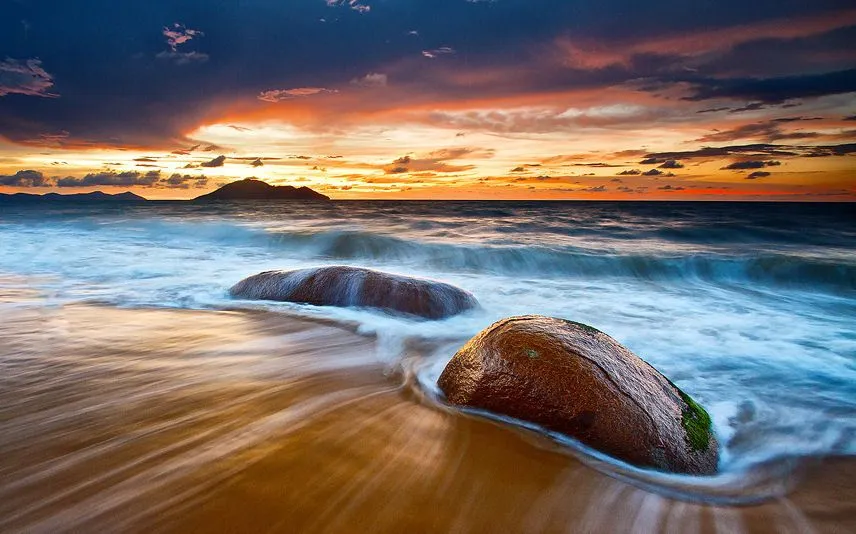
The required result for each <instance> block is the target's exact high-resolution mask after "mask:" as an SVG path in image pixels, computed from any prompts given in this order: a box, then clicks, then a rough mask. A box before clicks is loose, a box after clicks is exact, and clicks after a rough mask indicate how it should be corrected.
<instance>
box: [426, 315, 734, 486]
mask: <svg viewBox="0 0 856 534" xmlns="http://www.w3.org/2000/svg"><path fill="white" fill-rule="evenodd" d="M438 385H439V386H440V389H441V390H442V391H443V393H445V395H446V398H447V399H448V400H449V401H450V402H451V403H453V404H457V405H461V406H469V407H473V408H480V409H484V410H488V411H490V412H494V413H497V414H503V415H507V416H511V417H514V418H516V419H521V420H524V421H529V422H532V423H536V424H538V425H540V426H542V427H544V428H546V429H549V430H553V431H556V432H561V433H563V434H567V435H569V436H572V437H574V438H576V439H577V440H579V441H581V442H583V443H585V444H586V445H588V446H590V447H592V448H594V449H597V450H599V451H602V452H604V453H606V454H609V455H611V456H614V457H616V458H619V459H621V460H624V461H626V462H628V463H630V464H633V465H636V466H640V467H652V468H656V469H660V470H664V471H670V472H675V473H688V474H698V475H702V474H712V473H715V472H716V466H717V461H718V445H717V442H716V438H715V437H714V435H713V432H712V431H711V421H710V417H709V416H708V414H707V412H705V411H704V409H703V408H702V407H701V406H699V405H698V404H696V403H695V402H694V401H693V400H692V399H691V398H690V397H689V396H688V395H686V394H685V393H684V392H682V391H681V390H680V389H678V388H677V387H676V386H675V385H674V384H672V383H671V382H670V381H669V380H668V379H667V378H666V377H664V376H663V375H661V374H660V373H659V372H658V371H657V370H656V369H654V368H653V367H651V366H650V365H649V364H647V363H646V362H644V361H643V360H642V359H640V358H639V357H638V356H636V355H635V354H633V353H632V352H630V351H629V350H627V349H626V348H624V347H623V346H621V345H620V344H618V342H617V341H615V340H614V339H612V338H611V337H609V336H608V335H606V334H604V333H603V332H601V331H599V330H596V329H594V328H592V327H590V326H586V325H583V324H580V323H575V322H572V321H566V320H563V319H554V318H549V317H540V316H524V317H512V318H509V319H504V320H502V321H499V322H497V323H495V324H493V325H492V326H490V327H489V328H487V329H486V330H483V331H482V332H481V333H480V334H478V335H477V336H476V337H474V338H473V339H471V340H470V341H469V342H468V343H467V344H466V345H465V346H464V347H463V348H462V349H461V350H459V351H458V353H457V354H455V356H454V357H453V358H452V360H451V361H450V362H449V364H448V365H447V366H446V369H445V370H444V371H443V373H442V375H440V379H439V381H438Z"/></svg>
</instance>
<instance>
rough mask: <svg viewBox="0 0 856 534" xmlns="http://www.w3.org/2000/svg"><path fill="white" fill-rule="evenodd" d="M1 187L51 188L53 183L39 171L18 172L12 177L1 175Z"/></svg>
mask: <svg viewBox="0 0 856 534" xmlns="http://www.w3.org/2000/svg"><path fill="white" fill-rule="evenodd" d="M0 185H7V186H10V187H51V186H52V185H53V182H52V181H51V180H49V179H48V178H46V177H45V175H44V174H42V173H40V172H39V171H32V170H26V171H18V172H16V173H15V174H12V175H5V176H4V175H2V174H0Z"/></svg>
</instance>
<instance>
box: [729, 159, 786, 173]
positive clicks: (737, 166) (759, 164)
mask: <svg viewBox="0 0 856 534" xmlns="http://www.w3.org/2000/svg"><path fill="white" fill-rule="evenodd" d="M781 164H782V162H781V161H775V160H769V161H758V160H748V161H735V162H734V163H730V164H728V165H726V166H725V167H723V169H724V170H729V171H737V170H746V169H763V168H764V167H778V166H779V165H781Z"/></svg>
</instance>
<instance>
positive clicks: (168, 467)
mask: <svg viewBox="0 0 856 534" xmlns="http://www.w3.org/2000/svg"><path fill="white" fill-rule="evenodd" d="M0 300H5V302H4V303H3V305H2V306H0V531H2V532H63V531H76V532H81V531H85V532H115V531H123V532H127V531H140V532H152V531H160V532H372V533H385V532H388V533H399V532H526V533H529V532H532V533H535V532H690V533H707V532H711V533H713V532H716V533H721V532H856V503H854V502H853V495H854V494H856V492H854V489H856V483H854V482H853V477H854V475H856V468H854V463H853V462H852V461H850V460H836V461H833V460H830V461H827V462H825V463H823V464H820V465H818V466H815V467H814V468H813V469H811V470H809V471H808V472H807V473H806V474H805V477H804V478H803V479H802V480H800V481H799V483H798V484H797V485H796V489H795V490H794V491H793V492H792V493H791V494H789V495H787V496H784V497H781V498H779V499H776V500H773V501H770V502H767V503H764V504H762V505H757V506H745V507H732V508H729V507H713V506H708V505H703V504H697V503H692V502H684V501H679V500H673V499H670V498H668V497H665V496H662V495H659V494H656V493H652V492H649V491H645V490H643V489H640V488H638V487H636V486H633V485H630V484H627V483H625V482H622V481H619V480H617V479H615V478H612V477H609V476H606V475H604V474H602V473H600V472H597V471H595V470H593V469H591V468H590V467H588V466H586V465H584V464H583V463H581V462H580V461H578V460H577V459H576V458H575V457H574V456H573V455H572V454H570V453H569V452H568V451H566V450H564V449H561V448H560V447H558V446H556V445H554V444H553V443H552V442H550V441H548V440H547V439H545V438H541V437H539V436H536V435H534V434H533V433H531V432H527V431H521V430H518V429H514V428H511V427H508V426H506V425H501V424H499V423H495V422H491V421H487V420H484V419H480V418H475V417H470V416H463V415H460V414H458V413H456V412H454V411H448V410H443V409H440V408H438V407H437V406H434V405H433V404H432V403H431V402H430V401H428V400H426V399H425V398H423V397H422V396H420V395H418V394H416V393H415V392H414V391H413V390H412V389H411V388H410V386H407V385H405V380H404V379H403V377H402V375H401V373H397V372H393V371H390V369H389V368H388V367H387V366H384V365H382V364H381V363H379V359H378V358H377V356H376V354H375V350H376V346H375V342H374V341H373V340H372V339H370V338H366V337H362V336H358V335H356V334H354V333H351V332H349V331H347V330H344V329H341V328H338V327H335V326H331V325H324V324H318V323H311V322H306V321H302V320H297V319H291V318H285V317H282V316H276V315H272V314H263V313H240V312H190V311H175V310H125V309H113V308H102V307H97V306H66V307H51V306H47V305H45V303H44V302H40V301H39V300H38V299H37V298H35V297H32V298H31V296H28V295H25V294H16V295H14V297H13V296H11V295H7V296H6V298H5V299H0Z"/></svg>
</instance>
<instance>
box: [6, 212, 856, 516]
mask: <svg viewBox="0 0 856 534" xmlns="http://www.w3.org/2000/svg"><path fill="white" fill-rule="evenodd" d="M321 265H355V266H363V267H369V268H372V269H378V270H383V271H388V272H393V273H399V274H405V275H410V276H418V277H426V278H431V279H436V280H442V281H444V282H448V283H451V284H454V285H456V286H459V287H461V288H463V289H466V290H468V291H470V292H472V293H473V294H474V295H475V297H476V298H477V299H478V301H479V303H480V307H479V308H478V309H476V310H473V311H470V312H467V313H465V314H462V315H460V316H456V317H452V318H449V319H445V320H440V321H424V320H417V319H414V318H409V317H404V316H396V315H390V314H386V313H383V312H381V311H377V310H365V309H338V308H328V307H314V306H306V305H296V304H288V303H275V302H258V301H252V302H251V301H241V300H235V299H233V298H231V297H230V296H229V294H228V289H229V288H230V287H231V286H232V285H233V284H235V283H236V282H238V281H240V280H241V279H243V278H244V277H247V276H249V275H252V274H255V273H258V272H261V271H265V270H272V269H283V270H289V269H298V268H305V267H313V266H321ZM0 282H2V283H0V287H2V291H4V292H5V293H6V294H9V295H11V294H16V292H20V291H27V292H28V295H31V296H30V297H28V304H27V306H28V309H30V310H33V309H35V310H55V309H61V308H63V307H69V306H71V307H74V306H79V305H86V306H94V307H98V308H99V309H102V310H111V309H112V310H116V313H117V314H118V313H124V312H125V311H129V310H150V309H153V308H155V309H159V310H163V311H164V313H167V312H170V310H200V311H214V310H219V311H223V310H230V311H235V310H249V311H250V312H251V313H264V314H265V317H269V316H273V317H276V316H278V315H282V316H283V317H298V318H299V317H304V318H306V319H309V320H311V321H318V320H320V321H322V322H323V323H324V324H333V325H342V326H344V327H346V328H348V329H351V330H353V331H355V332H356V333H357V334H359V336H364V337H368V338H374V339H376V348H375V349H372V350H373V351H374V352H373V355H372V357H371V358H369V359H368V360H365V361H363V360H360V361H354V360H352V359H347V358H346V359H343V360H342V369H346V368H347V369H353V368H359V367H361V366H363V367H366V368H372V369H373V368H375V367H376V366H380V368H381V369H382V372H383V373H386V374H388V375H389V374H390V373H391V374H395V373H400V374H402V375H403V376H409V377H411V378H412V381H413V384H414V385H413V388H414V389H415V391H417V392H419V394H422V395H424V396H425V397H424V399H423V400H422V401H421V402H424V403H428V405H431V404H432V403H436V402H438V401H437V400H436V397H437V391H436V386H435V385H434V381H435V380H436V378H437V376H438V375H439V373H440V371H442V369H443V366H444V365H445V363H446V362H447V361H448V360H449V358H451V356H452V355H453V354H454V350H455V348H456V347H457V346H460V344H461V343H463V341H465V340H466V339H468V338H469V337H471V336H472V335H474V334H476V333H477V332H479V331H480V330H481V329H483V328H485V327H487V326H489V325H490V324H491V323H493V322H494V321H496V320H498V319H501V318H504V317H508V316H513V315H524V314H539V315H548V316H555V317H562V318H566V319H571V320H573V321H578V322H582V323H586V324H589V325H592V326H594V327H596V328H598V329H600V330H602V331H604V332H606V333H608V334H610V335H611V336H612V337H614V338H616V339H617V340H618V341H619V342H621V343H622V344H624V345H626V346H627V347H629V348H630V349H631V350H633V351H634V352H636V353H637V354H638V355H640V356H641V357H642V358H643V359H645V360H646V361H648V362H649V363H651V364H652V365H653V366H654V367H656V368H657V369H658V370H659V371H660V372H662V373H663V374H665V375H666V376H667V377H669V378H670V379H671V380H672V381H673V382H675V383H676V384H677V385H678V386H680V387H681V388H682V389H683V390H684V391H686V392H687V393H689V394H690V395H692V396H693V397H694V398H695V399H696V400H698V401H699V402H700V403H701V404H703V405H704V406H705V407H706V408H707V409H708V411H709V412H710V413H711V416H712V418H713V421H714V427H715V431H716V434H717V437H718V439H719V441H720V444H721V458H720V471H721V473H722V475H721V479H720V480H725V479H728V480H731V481H733V480H735V479H737V478H739V477H741V476H745V475H746V474H747V473H752V472H755V471H756V470H757V469H759V468H760V466H768V465H770V464H771V463H776V462H779V461H783V460H786V459H793V458H800V457H826V456H852V455H856V209H854V205H852V204H799V203H683V202H414V201H411V202H393V201H337V202H330V203H300V202H281V203H275V202H250V203H222V204H221V203H203V204H200V203H190V202H147V203H142V204H127V205H125V204H120V205H82V204H81V205H70V204H62V205H41V206H38V207H33V206H29V207H11V206H2V207H0ZM21 306H23V305H22V304H21V301H20V299H7V300H6V301H4V302H3V303H0V309H2V308H4V307H5V312H6V313H7V315H8V314H9V313H13V314H14V313H18V312H16V311H15V310H18V309H20V308H21ZM46 313H47V312H46ZM105 317H107V321H108V323H109V317H110V313H105ZM28 324H29V325H30V326H29V327H28V328H31V329H32V330H33V331H34V332H35V333H33V332H31V333H32V334H33V336H36V337H31V338H27V339H26V340H24V341H23V342H22V343H23V345H20V344H19V345H17V347H18V348H17V349H15V350H17V351H19V352H20V351H21V350H23V351H24V352H27V351H31V352H33V353H36V352H38V351H39V350H41V349H37V348H36V347H37V346H40V345H39V343H51V339H53V338H52V337H51V335H50V332H51V330H50V328H53V327H52V326H50V324H49V323H48V322H43V323H38V322H36V323H28ZM40 324H41V326H39V325H40ZM33 325H35V326H33ZM8 327H9V326H8V324H7V328H8ZM21 346H23V347H25V348H24V349H21V348H20V347H21ZM414 346H430V347H433V348H432V349H431V350H428V351H423V352H422V353H420V355H419V356H414V355H413V354H414V353H413V347H414ZM9 347H11V345H8V346H6V352H0V369H3V368H5V369H7V370H8V369H18V367H16V365H18V364H19V363H20V362H17V360H16V356H15V355H14V354H12V352H10V351H12V349H10V348H9ZM54 348H61V346H59V345H57V346H56V347H54ZM315 348H316V349H318V350H321V351H323V347H321V348H318V347H317V346H316V347H315ZM138 349H139V350H142V351H143V353H144V352H145V346H142V347H138ZM2 350H3V349H2V345H0V351H2ZM334 352H335V353H336V354H339V352H341V347H338V348H336V351H334ZM331 354H332V352H331ZM4 360H5V363H4ZM13 360H15V362H16V363H15V364H14V365H13V363H10V362H13ZM325 362H326V363H325V365H326V366H328V367H330V366H331V367H333V368H335V367H336V365H337V364H336V362H335V361H326V360H325ZM203 365H204V364H203ZM281 365H284V366H286V367H287V366H288V363H282V364H281ZM7 372H8V371H7ZM425 399H427V400H425ZM3 424H4V423H3V419H2V418H0V429H2V425H3ZM499 424H501V425H509V426H514V422H508V421H505V422H500V423H499ZM560 445H561V444H560ZM566 445H567V444H566ZM571 445H572V444H571ZM574 454H576V455H578V456H579V455H583V456H585V454H586V451H585V450H582V452H581V450H576V451H574ZM607 463H609V462H608V461H607ZM598 468H599V469H606V470H609V469H610V467H609V466H607V467H603V466H599V467H598ZM616 469H617V472H618V471H621V470H622V469H623V467H622V466H617V467H616ZM631 471H632V470H631ZM625 475H626V473H625ZM627 476H630V478H633V474H632V473H631V474H630V475H627ZM729 477H730V478H729ZM641 478H645V477H641ZM645 480H646V481H647V482H645V483H653V484H655V485H657V484H659V483H660V482H658V480H656V477H654V478H653V479H650V477H649V478H648V479H645ZM652 480H653V482H652ZM664 484H665V486H667V487H668V486H669V483H664ZM672 486H673V485H672ZM0 490H2V488H0ZM699 491H700V493H701V494H704V493H705V491H707V490H706V489H705V487H703V488H702V489H701V490H699ZM711 491H713V490H711ZM696 493H698V492H696ZM714 493H715V492H714ZM0 526H2V525H1V524H0ZM0 530H2V528H0Z"/></svg>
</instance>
